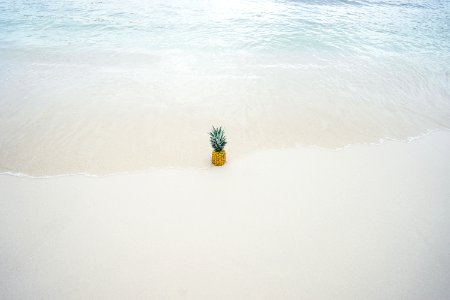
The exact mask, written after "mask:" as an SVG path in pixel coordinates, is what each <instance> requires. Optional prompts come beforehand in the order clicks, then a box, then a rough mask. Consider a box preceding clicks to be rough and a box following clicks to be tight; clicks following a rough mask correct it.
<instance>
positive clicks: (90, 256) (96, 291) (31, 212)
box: [0, 132, 450, 300]
mask: <svg viewBox="0 0 450 300" xmlns="http://www.w3.org/2000/svg"><path fill="white" fill-rule="evenodd" d="M206 155H208V154H206ZM228 155H229V163H228V164H227V165H226V166H225V167H222V168H211V169H207V170H194V169H185V170H173V169H154V170H150V171H148V172H143V173H137V174H128V175H125V174H124V175H112V176H105V177H87V176H82V175H76V176H63V177H56V178H46V179H35V178H24V177H14V176H10V175H1V176H0V195H1V196H0V298H1V299H196V300H200V299H215V300H218V299H227V300H229V299H233V300H238V299H245V300H250V299H258V300H259V299H277V300H278V299H293V300H294V299H295V300H298V299H383V300H384V299H427V300H428V299H450V218H449V217H450V133H449V132H435V133H432V134H429V135H427V136H424V137H422V138H420V139H418V140H415V141H413V142H410V143H406V142H393V141H389V142H384V143H382V144H380V145H355V146H351V147H349V148H347V149H344V150H338V151H332V150H325V149H319V148H315V147H306V148H295V149H288V150H273V151H262V152H259V153H257V154H253V155H248V156H246V157H242V158H240V159H237V160H233V154H232V153H228Z"/></svg>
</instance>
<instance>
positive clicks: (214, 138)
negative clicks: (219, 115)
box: [209, 126, 227, 166]
mask: <svg viewBox="0 0 450 300" xmlns="http://www.w3.org/2000/svg"><path fill="white" fill-rule="evenodd" d="M224 133H225V132H224V130H223V129H222V127H219V128H215V127H214V126H213V129H212V130H211V132H210V133H209V140H210V142H211V146H212V147H213V149H214V150H213V152H212V160H211V161H212V163H213V165H215V166H222V165H223V164H225V162H226V153H225V150H224V149H223V148H224V147H225V145H226V144H227V140H226V137H225V135H224Z"/></svg>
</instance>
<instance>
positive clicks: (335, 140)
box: [0, 0, 450, 176]
mask: <svg viewBox="0 0 450 300" xmlns="http://www.w3.org/2000/svg"><path fill="white" fill-rule="evenodd" d="M0 29H1V30H0V172H10V173H22V174H28V175H33V176H47V175H58V174H71V173H88V174H109V173H116V172H130V171H137V170H146V169H149V168H152V167H167V166H172V167H195V168H202V167H208V166H209V159H210V151H211V149H210V146H209V144H208V135H207V132H208V131H209V129H210V127H211V126H212V125H222V126H224V127H225V130H226V133H227V136H228V140H229V145H228V146H227V151H228V152H227V153H228V158H229V160H230V161H232V160H233V159H235V158H237V157H239V156H240V155H243V154H246V153H252V152H255V151H258V150H260V149H266V148H281V147H292V146H296V145H305V146H309V145H314V146H320V147H326V148H331V149H336V148H340V147H343V146H346V145H351V144H359V143H373V142H377V141H379V140H380V139H387V138H389V139H398V140H408V139H410V138H412V137H416V136H419V135H421V134H424V133H426V132H428V131H430V130H435V129H449V128H450V1H444V0H354V1H351V0H348V1H347V0H302V1H287V0H284V1H282V0H279V1H269V0H259V1H256V0H255V1H252V0H239V1H233V0H217V1H206V0H196V1H194V0H191V1H189V0H179V1H176V0H174V1H170V0H168V1H146V0H131V1H119V0H109V1H92V0H91V1H87V0H78V1H75V0H73V1H69V0H55V1H38V0H17V1H5V0H0Z"/></svg>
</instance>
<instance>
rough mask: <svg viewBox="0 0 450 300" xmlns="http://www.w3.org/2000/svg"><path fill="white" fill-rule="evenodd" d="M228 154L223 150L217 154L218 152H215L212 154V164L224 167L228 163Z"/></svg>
mask: <svg viewBox="0 0 450 300" xmlns="http://www.w3.org/2000/svg"><path fill="white" fill-rule="evenodd" d="M226 158H227V157H226V153H225V150H222V151H220V152H217V151H216V150H213V152H212V163H213V165H215V166H223V165H224V164H225V162H226Z"/></svg>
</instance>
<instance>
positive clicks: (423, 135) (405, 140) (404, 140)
mask: <svg viewBox="0 0 450 300" xmlns="http://www.w3.org/2000/svg"><path fill="white" fill-rule="evenodd" d="M446 133H450V128H432V129H428V130H426V131H425V132H423V133H421V134H418V135H415V136H411V137H407V138H392V137H383V138H380V139H378V141H376V142H360V143H352V144H347V145H345V146H342V147H337V148H328V147H323V146H318V145H303V144H297V145H295V146H292V147H288V146H287V147H281V148H273V147H266V148H262V149H259V150H256V151H252V152H250V153H243V154H240V155H238V157H236V158H234V159H233V161H239V160H242V159H246V158H247V157H249V156H252V155H255V154H260V153H264V152H271V151H285V150H295V149H317V150H324V151H331V152H334V151H345V150H347V149H351V148H353V147H360V146H368V147H371V146H382V145H383V144H385V143H390V142H394V143H406V144H409V143H412V142H415V141H417V140H420V139H423V138H427V137H428V136H430V135H434V134H446ZM205 155H209V153H206V154H205ZM227 163H228V162H227ZM211 167H212V166H211V165H205V166H203V167H195V166H170V165H169V166H151V167H149V168H148V169H144V170H130V171H124V172H116V173H105V174H95V173H87V172H86V173H85V172H80V173H63V174H54V175H42V176H36V175H30V174H27V173H22V172H0V176H4V175H6V176H13V177H19V178H21V177H23V178H34V179H51V178H59V177H71V176H86V177H93V178H102V177H109V176H120V175H133V174H143V173H147V172H155V171H158V170H175V171H183V170H186V171H189V170H190V171H195V170H198V171H205V170H209V169H210V168H211ZM225 167H226V166H225Z"/></svg>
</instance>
